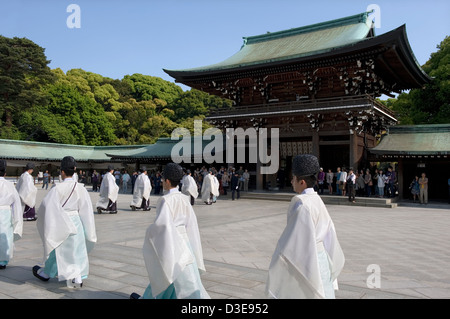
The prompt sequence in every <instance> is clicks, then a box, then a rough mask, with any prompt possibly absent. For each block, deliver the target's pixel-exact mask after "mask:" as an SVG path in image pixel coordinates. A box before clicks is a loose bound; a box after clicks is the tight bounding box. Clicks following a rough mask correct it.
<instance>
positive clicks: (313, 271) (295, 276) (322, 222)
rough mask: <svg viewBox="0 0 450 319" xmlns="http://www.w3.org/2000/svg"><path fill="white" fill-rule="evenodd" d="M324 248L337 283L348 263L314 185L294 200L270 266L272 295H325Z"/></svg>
mask: <svg viewBox="0 0 450 319" xmlns="http://www.w3.org/2000/svg"><path fill="white" fill-rule="evenodd" d="M323 251H325V252H326V254H327V255H328V256H327V257H328V260H329V263H328V262H327V264H328V265H326V266H328V267H327V268H329V269H327V270H329V272H330V273H331V274H330V275H331V278H330V281H331V282H333V283H334V284H337V282H336V281H335V280H336V278H337V276H338V275H339V273H340V272H341V270H342V268H343V266H344V262H345V258H344V254H343V252H342V249H341V246H340V245H339V241H338V239H337V236H336V231H335V228H334V224H333V221H332V220H331V218H330V215H329V214H328V211H327V208H326V207H325V204H324V203H323V201H322V199H321V198H320V196H319V195H317V193H316V192H314V191H313V189H311V188H310V189H307V190H306V191H305V192H304V193H302V194H300V195H296V196H294V197H293V198H292V200H291V203H290V206H289V209H288V214H287V225H286V228H285V229H284V231H283V233H282V235H281V237H280V239H279V241H278V244H277V247H276V249H275V252H274V254H273V256H272V261H271V263H270V267H269V277H268V281H267V285H266V293H267V294H268V296H269V297H274V298H280V299H290V298H325V296H326V295H325V291H324V284H323V281H322V279H321V268H320V266H321V264H320V263H319V259H318V255H319V253H322V252H323ZM326 261H327V260H326ZM322 266H323V265H322ZM328 286H329V285H328ZM333 295H334V293H333Z"/></svg>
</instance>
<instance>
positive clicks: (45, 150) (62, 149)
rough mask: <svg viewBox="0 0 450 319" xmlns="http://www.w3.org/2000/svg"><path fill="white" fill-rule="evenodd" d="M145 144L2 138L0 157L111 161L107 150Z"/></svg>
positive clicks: (133, 147)
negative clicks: (83, 143)
mask: <svg viewBox="0 0 450 319" xmlns="http://www.w3.org/2000/svg"><path fill="white" fill-rule="evenodd" d="M141 147H143V145H137V146H136V145H133V146H130V145H124V146H84V145H71V144H56V143H43V142H32V141H19V140H4V139H0V150H1V151H0V158H2V159H6V160H29V161H50V162H53V161H61V160H62V159H63V157H64V156H67V155H70V156H73V157H74V158H75V160H76V161H79V162H109V161H110V160H111V158H110V157H108V156H107V155H106V153H107V152H118V153H120V152H124V151H130V150H132V149H136V148H141Z"/></svg>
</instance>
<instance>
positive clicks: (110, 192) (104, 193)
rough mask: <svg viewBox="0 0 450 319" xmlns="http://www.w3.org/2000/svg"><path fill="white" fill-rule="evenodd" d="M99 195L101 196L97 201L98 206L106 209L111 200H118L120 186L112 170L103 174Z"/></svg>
mask: <svg viewBox="0 0 450 319" xmlns="http://www.w3.org/2000/svg"><path fill="white" fill-rule="evenodd" d="M99 195H100V198H99V199H98V201H97V206H96V207H100V208H103V209H106V208H108V204H109V200H111V201H112V202H113V203H115V202H116V201H117V197H118V196H119V186H117V184H116V179H115V177H114V176H113V175H112V174H111V173H110V172H108V173H106V174H105V175H104V176H103V179H102V184H101V185H100V193H99Z"/></svg>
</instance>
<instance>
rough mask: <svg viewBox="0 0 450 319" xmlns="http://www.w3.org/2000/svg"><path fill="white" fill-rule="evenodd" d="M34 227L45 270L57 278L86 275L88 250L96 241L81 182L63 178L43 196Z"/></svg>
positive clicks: (85, 193)
mask: <svg viewBox="0 0 450 319" xmlns="http://www.w3.org/2000/svg"><path fill="white" fill-rule="evenodd" d="M37 228H38V231H39V235H40V236H41V239H42V242H43V244H44V262H45V268H44V272H45V273H46V274H47V275H48V276H49V277H50V278H54V277H58V280H59V281H62V280H70V279H74V278H86V277H87V276H88V274H89V260H88V253H89V252H90V251H91V250H92V248H93V247H94V245H95V243H96V242H97V235H96V230H95V220H94V214H93V208H92V202H91V198H90V196H89V194H88V192H87V190H86V188H85V187H84V186H83V184H80V183H77V182H75V181H74V180H73V179H72V178H66V179H65V180H64V182H63V183H61V184H58V185H55V186H54V187H53V188H52V189H51V190H50V191H49V192H48V194H47V195H46V196H45V198H44V199H43V200H42V203H41V206H40V207H39V210H38V221H37Z"/></svg>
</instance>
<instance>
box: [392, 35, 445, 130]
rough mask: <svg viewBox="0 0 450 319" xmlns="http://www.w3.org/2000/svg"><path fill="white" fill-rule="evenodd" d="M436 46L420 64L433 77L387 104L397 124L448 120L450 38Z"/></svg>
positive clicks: (435, 122) (436, 122)
mask: <svg viewBox="0 0 450 319" xmlns="http://www.w3.org/2000/svg"><path fill="white" fill-rule="evenodd" d="M437 48H438V51H437V52H434V53H432V54H431V57H430V59H429V60H428V61H427V62H426V63H425V65H423V67H422V68H423V70H424V71H425V72H426V73H427V74H428V75H430V76H431V77H432V78H433V80H432V81H431V82H430V83H429V84H426V85H425V87H424V88H423V89H413V90H411V91H410V92H409V93H402V94H400V95H399V96H398V98H397V100H395V101H394V102H392V103H390V104H391V105H392V109H393V110H394V111H395V112H396V114H397V117H398V119H399V122H400V123H401V124H439V123H450V37H449V36H447V37H445V39H444V40H443V41H442V42H441V43H440V44H439V45H438V46H437Z"/></svg>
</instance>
